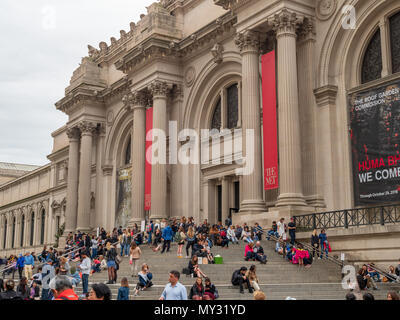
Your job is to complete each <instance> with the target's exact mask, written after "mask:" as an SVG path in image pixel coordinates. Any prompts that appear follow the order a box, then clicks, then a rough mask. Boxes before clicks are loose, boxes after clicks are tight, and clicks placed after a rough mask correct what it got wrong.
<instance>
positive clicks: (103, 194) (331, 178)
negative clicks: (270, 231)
mask: <svg viewBox="0 0 400 320" xmlns="http://www.w3.org/2000/svg"><path fill="white" fill-rule="evenodd" d="M88 48H89V52H88V56H87V57H84V58H83V59H82V62H81V64H80V66H79V67H78V68H77V69H76V70H75V71H74V72H73V75H72V78H71V80H70V84H69V86H68V87H67V88H66V90H65V97H63V98H62V99H61V100H60V101H58V102H57V103H56V108H57V109H58V110H60V111H61V112H64V113H65V114H67V115H68V117H69V118H68V122H67V123H66V124H65V126H63V127H62V128H60V129H58V130H57V131H55V132H53V133H52V137H53V139H54V146H53V150H52V152H51V154H50V155H49V156H48V159H49V160H50V163H49V164H48V165H46V166H43V167H41V168H38V169H36V170H34V171H32V172H29V173H28V174H26V175H23V176H21V177H19V178H16V179H15V180H12V181H9V182H6V183H5V184H2V185H1V186H0V219H1V220H0V221H1V224H0V225H1V230H0V250H1V251H0V252H1V253H11V252H16V251H24V250H26V249H28V248H29V249H31V248H39V247H41V246H42V245H43V244H45V243H46V244H52V243H54V239H55V238H54V237H55V233H56V231H57V230H58V229H59V228H60V226H61V225H63V224H65V232H69V231H76V230H81V231H90V230H94V229H95V228H97V227H101V226H102V227H105V228H106V229H108V230H110V229H112V228H113V227H114V226H119V225H123V226H131V225H132V224H134V223H138V224H139V223H140V222H141V221H142V220H145V219H149V218H150V219H162V218H168V217H180V216H186V217H187V216H193V217H194V218H195V220H196V221H202V220H203V219H208V221H209V222H211V223H214V222H217V221H224V220H225V218H226V217H228V216H229V215H231V216H232V218H233V221H234V223H240V222H247V223H254V222H256V221H257V222H259V223H260V224H261V225H263V226H265V227H267V226H269V225H270V224H271V222H272V220H277V219H279V218H280V217H287V218H288V217H290V216H301V215H305V214H310V213H315V212H324V211H334V210H343V209H351V208H355V207H359V206H361V205H367V206H371V205H377V204H381V203H386V202H379V201H370V202H367V203H362V204H360V202H359V201H358V200H359V198H360V197H367V195H365V194H364V195H360V194H361V193H362V192H361V191H360V190H362V186H357V187H355V181H354V180H355V179H357V175H355V172H354V170H355V166H354V159H355V158H354V157H355V156H354V150H355V149H354V148H355V145H356V143H353V140H352V139H353V134H355V131H354V130H355V129H354V128H356V126H355V125H354V128H353V127H352V113H351V112H350V111H349V109H350V107H351V106H353V103H355V106H356V107H355V110H365V109H367V108H369V107H370V106H368V105H366V103H362V101H361V102H360V103H358V104H357V101H360V99H358V100H357V99H356V98H354V99H353V98H352V97H353V96H357V94H358V95H359V94H360V93H363V92H367V91H371V90H378V88H381V87H384V88H388V87H389V86H390V87H391V88H398V86H397V84H396V81H397V82H398V83H400V73H399V72H400V4H399V3H398V1H396V0H387V1H377V0H293V1H285V0H162V1H160V2H156V3H153V4H152V5H151V6H149V7H148V8H147V14H146V15H141V19H140V21H139V22H137V23H134V22H132V23H131V24H130V28H129V30H128V31H124V30H121V32H120V35H119V37H118V39H117V38H114V37H112V38H111V40H110V43H108V44H107V43H106V42H101V43H100V44H99V48H98V49H97V48H94V47H93V46H88ZM271 51H275V52H276V79H277V80H276V89H277V95H276V100H277V103H276V104H277V119H276V123H277V128H278V143H277V144H278V148H277V149H278V150H277V153H278V156H279V166H278V168H279V188H278V189H273V190H265V188H264V178H263V175H264V169H265V168H264V167H263V163H264V162H263V161H264V154H265V153H264V151H265V150H264V149H263V146H264V144H263V142H264V140H265V139H268V137H265V136H264V135H263V96H262V73H261V68H262V66H261V61H262V59H261V58H262V56H264V55H265V54H268V53H269V52H271ZM393 90H395V89H393ZM383 92H384V93H383V94H384V95H389V93H386V92H387V89H385V90H383ZM379 94H380V93H377V95H379ZM381 95H382V94H381ZM391 97H392V98H393V99H394V100H396V99H397V96H396V92H395V91H393V92H392V93H391ZM362 99H364V98H361V100H362ZM396 101H397V100H396ZM377 103H378V102H377ZM359 105H360V106H359ZM357 106H359V107H358V108H357ZM150 108H151V109H152V127H153V129H159V130H161V131H162V132H165V136H166V137H167V143H166V144H165V145H166V147H165V148H162V147H160V148H159V149H158V151H159V152H163V151H165V152H166V154H167V155H168V158H170V157H169V155H170V153H171V152H172V150H175V149H179V150H180V151H182V150H189V151H188V152H190V149H191V147H192V135H193V134H194V135H196V134H197V135H198V136H199V137H201V138H200V140H199V142H198V143H197V145H199V146H201V147H203V146H204V147H206V148H199V149H200V155H199V158H202V155H201V152H204V151H203V150H211V149H212V147H213V146H214V145H215V144H217V148H220V150H223V152H217V153H212V154H211V156H210V157H207V158H209V160H210V161H200V162H199V163H195V162H193V163H191V162H189V163H184V162H183V161H178V162H177V163H174V164H171V163H153V164H152V166H151V177H150V178H149V176H148V175H147V174H146V173H145V171H146V135H147V133H148V132H147V130H146V120H147V116H148V110H149V109H150ZM391 114H393V115H394V114H395V111H394V109H393V111H392V113H391ZM355 117H359V115H356V116H355ZM357 119H358V118H357ZM386 119H387V118H386ZM387 121H389V120H387ZM171 123H172V124H175V126H176V127H173V126H172V125H171ZM357 128H359V127H357ZM172 129H174V130H175V129H176V130H175V131H177V132H182V130H184V129H188V130H189V131H187V132H186V133H185V131H183V136H182V137H181V136H179V137H177V136H176V135H175V134H173V133H172V131H171V130H172ZM204 129H210V130H211V129H215V130H218V131H219V133H217V134H216V135H214V136H212V137H211V136H210V137H203V136H201V134H200V132H201V130H204ZM248 130H251V131H252V132H253V133H254V134H253V135H252V137H251V139H250V140H249V139H248V137H247V136H246V132H247V131H248ZM360 130H361V131H360V132H361V134H360V135H359V136H357V137H359V139H358V140H357V143H361V142H360V141H362V138H361V136H362V134H363V132H364V131H362V130H363V129H362V128H361V129H360ZM188 132H189V133H188ZM190 132H192V133H193V134H191V133H190ZM233 133H235V134H233ZM216 137H217V138H218V139H217V138H216ZM234 137H239V138H240V139H239V140H237V139H236V140H235V141H234ZM396 137H397V136H396ZM249 141H251V146H252V147H253V148H254V152H253V157H252V170H251V172H250V173H249V174H237V172H238V169H240V167H241V166H243V165H244V164H243V163H244V162H243V161H240V159H241V158H242V157H244V155H245V154H246V150H249V149H250V148H249V144H248V142H249ZM393 141H394V140H393ZM393 143H394V142H393ZM362 145H363V146H366V144H365V143H363V144H362ZM232 146H233V147H232ZM207 147H208V149H207ZM396 148H397V144H396ZM396 150H397V149H396ZM206 152H208V151H206ZM366 152H367V151H366ZM397 154H398V152H397ZM393 157H394V158H393V159H392V161H396V155H395V154H394V155H393ZM232 159H235V160H237V161H232ZM368 159H370V158H368V157H367V160H368ZM242 160H243V159H242ZM247 160H248V159H247ZM247 160H246V161H247ZM363 160H365V159H363ZM399 160H400V159H399ZM360 162H361V160H360ZM367 164H368V163H367ZM367 164H365V165H367ZM360 168H361V167H360ZM362 168H364V169H365V166H364V167H362ZM360 170H361V169H360ZM388 175H389V173H388ZM367 178H370V177H368V176H366V177H365V179H367ZM395 178H396V179H397V177H395ZM396 179H394V180H395V182H396ZM397 181H398V179H397ZM147 184H148V185H151V194H150V196H151V209H150V210H145V207H146V201H147V200H148V199H147V198H146V196H145V194H146V191H145V190H146V185H147ZM398 184H399V185H400V183H398ZM359 193H360V194H359ZM373 194H375V193H373V192H372V191H371V192H370V194H369V198H368V199H370V200H371V197H373V196H372V195H373ZM146 199H147V200H146ZM149 199H150V198H149ZM389 200H390V201H389V203H390V204H393V203H394V204H395V203H396V201H397V203H399V202H400V197H398V196H397V194H396V195H393V197H392V198H391V199H389ZM386 228H394V229H391V231H390V232H391V233H390V234H391V235H393V237H395V238H396V239H398V238H399V237H400V236H399V235H400V230H397V229H396V228H397V227H393V226H386ZM385 230H386V229H385ZM385 230H384V231H382V230H380V231H379V230H378V231H376V230H373V234H375V233H376V234H380V235H381V234H385V232H388V230H386V231H385ZM375 231H376V232H375ZM349 232H350V231H349ZM371 232H372V231H371ZM349 235H350V236H351V234H349ZM349 235H343V236H346V237H349ZM337 236H338V237H339V236H340V235H339V234H338V235H337ZM371 237H374V236H368V238H371ZM343 246H344V247H343V248H346V247H348V246H350V245H349V244H348V243H347V244H344V245H343ZM392 249H393V248H392ZM392 249H390V250H392ZM360 250H361V249H360ZM393 250H394V249H393ZM396 258H398V257H396ZM382 259H383V258H382ZM385 259H386V258H385ZM383 260H384V259H383Z"/></svg>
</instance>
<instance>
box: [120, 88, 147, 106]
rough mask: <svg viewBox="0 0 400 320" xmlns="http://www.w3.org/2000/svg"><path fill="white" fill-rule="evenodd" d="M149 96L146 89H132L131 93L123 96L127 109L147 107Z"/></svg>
mask: <svg viewBox="0 0 400 320" xmlns="http://www.w3.org/2000/svg"><path fill="white" fill-rule="evenodd" d="M148 100H149V96H148V94H147V93H146V92H144V91H138V90H131V92H130V93H128V94H127V95H125V96H124V97H123V98H122V102H123V103H124V107H125V108H126V109H127V110H129V111H130V110H134V109H135V108H145V107H146V105H147V104H148Z"/></svg>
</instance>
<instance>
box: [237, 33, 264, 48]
mask: <svg viewBox="0 0 400 320" xmlns="http://www.w3.org/2000/svg"><path fill="white" fill-rule="evenodd" d="M235 44H236V45H237V47H238V48H239V50H240V51H241V52H242V51H243V50H256V51H258V50H259V49H260V35H259V33H258V32H256V31H252V30H249V31H245V32H242V33H238V34H237V35H236V38H235Z"/></svg>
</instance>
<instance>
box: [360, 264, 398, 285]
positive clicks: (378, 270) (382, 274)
mask: <svg viewBox="0 0 400 320" xmlns="http://www.w3.org/2000/svg"><path fill="white" fill-rule="evenodd" d="M366 266H367V267H368V268H370V269H372V270H375V271H376V272H377V273H379V274H380V275H381V276H384V277H386V278H391V279H392V280H393V281H396V280H397V278H396V277H394V276H392V275H391V274H389V273H387V272H386V271H382V269H380V268H378V267H376V266H372V265H370V264H369V263H368V264H366Z"/></svg>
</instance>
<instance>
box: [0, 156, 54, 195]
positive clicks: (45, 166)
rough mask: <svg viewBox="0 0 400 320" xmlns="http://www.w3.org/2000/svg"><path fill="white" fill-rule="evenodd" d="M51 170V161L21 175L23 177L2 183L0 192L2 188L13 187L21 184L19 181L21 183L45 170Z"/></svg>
mask: <svg viewBox="0 0 400 320" xmlns="http://www.w3.org/2000/svg"><path fill="white" fill-rule="evenodd" d="M50 170H51V163H48V164H46V165H44V166H42V167H40V168H38V169H36V170H34V171H30V172H28V173H27V174H26V175H24V176H21V177H19V178H17V179H15V180H12V181H9V182H6V183H4V184H2V185H1V186H0V192H1V191H2V190H4V189H7V188H10V187H12V186H14V185H16V184H19V183H21V182H24V181H25V180H28V179H32V177H33V176H37V175H40V174H42V173H43V172H45V171H50Z"/></svg>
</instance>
